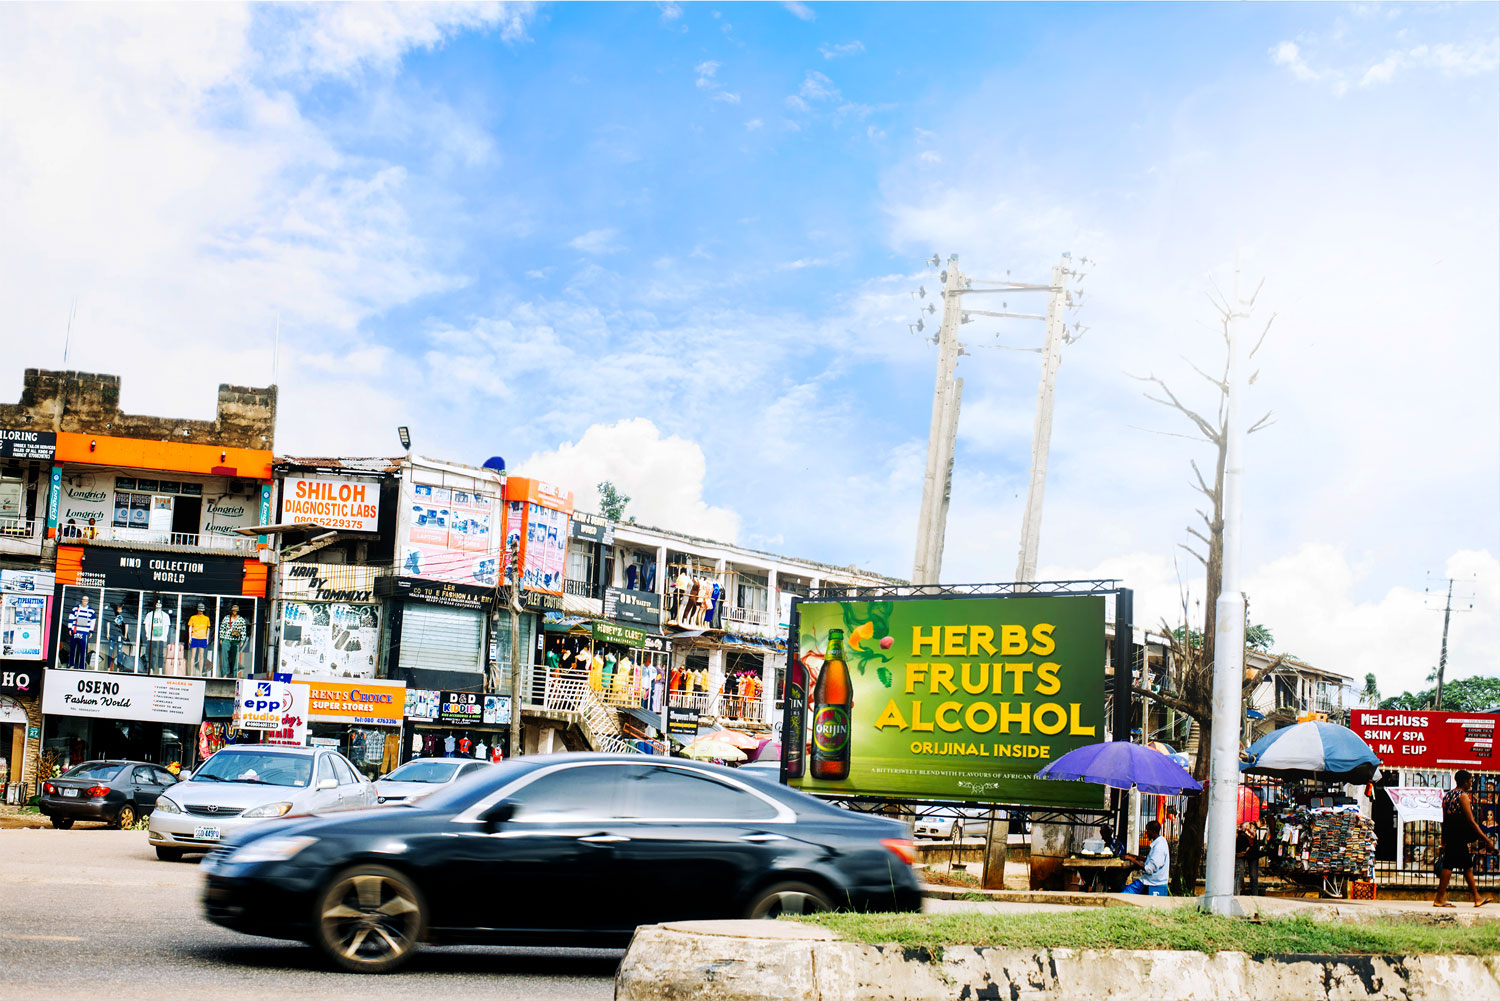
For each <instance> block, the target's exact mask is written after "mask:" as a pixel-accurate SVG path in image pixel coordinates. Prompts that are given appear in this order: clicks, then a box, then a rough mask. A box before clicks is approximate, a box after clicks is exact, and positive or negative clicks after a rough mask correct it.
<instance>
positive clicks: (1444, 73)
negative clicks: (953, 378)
mask: <svg viewBox="0 0 1500 1001" xmlns="http://www.w3.org/2000/svg"><path fill="white" fill-rule="evenodd" d="M1497 11H1500V8H1497V7H1496V6H1495V5H1493V4H1470V5H1452V6H1437V5H1421V6H1405V5H1363V4H1360V5H1340V4H1319V5H1292V4H1278V5H1269V4H1258V5H1252V4H1237V5H1216V4H1198V5H1182V6H1161V5H1150V4H1131V5H1105V4H1088V5H1045V6H1044V5H1025V4H1007V5H980V4H963V5H947V4H923V5H907V4H882V5H867V4H853V3H849V4H811V5H802V4H791V5H779V4H756V5H749V4H723V5H715V4H683V5H676V4H664V5H656V4H635V5H632V4H616V5H587V4H566V5H557V6H547V5H543V6H501V5H477V6H438V5H414V4H408V5H402V6H399V7H382V6H377V5H355V6H335V5H322V6H316V7H302V6H292V5H276V6H260V7H243V6H236V5H230V4H222V5H220V4H215V5H198V6H194V7H133V6H128V5H113V6H111V7H108V8H80V7H71V6H40V5H37V6H15V5H12V6H8V7H6V8H4V9H3V10H0V206H3V208H0V212H3V213H4V217H3V222H4V223H5V228H6V229H7V230H8V232H9V233H10V234H11V236H12V238H11V239H9V240H7V241H5V242H4V246H0V288H3V289H4V291H5V292H6V293H7V294H6V300H7V302H8V303H11V304H12V311H11V316H10V318H9V320H8V322H7V324H6V325H5V326H4V327H3V328H0V330H3V331H4V332H3V334H0V337H3V338H4V341H5V344H6V346H7V347H8V348H9V349H10V350H9V351H8V352H7V354H8V355H9V356H10V357H11V358H12V359H13V362H12V364H11V365H8V366H6V368H5V370H4V371H0V394H4V395H9V396H10V397H11V398H14V397H15V396H16V395H17V394H18V393H19V388H20V370H21V368H22V367H23V366H25V365H42V366H50V367H58V366H59V365H61V363H62V360H63V359H62V341H63V332H64V328H65V323H66V317H67V315H68V311H69V308H70V305H71V303H72V302H73V301H74V299H75V297H76V299H77V303H78V306H77V319H76V320H75V324H74V331H73V337H72V341H71V346H70V353H69V357H68V365H69V366H70V367H76V368H83V369H93V370H99V371H109V372H116V373H119V374H121V375H122V376H123V377H124V379H125V384H124V392H123V402H124V404H125V406H126V407H128V408H130V409H134V410H139V411H145V412H153V413H172V414H183V415H202V414H205V413H207V412H209V411H210V410H211V408H212V400H213V387H214V384H216V383H217V382H219V381H229V382H240V383H252V384H262V383H265V382H267V381H269V380H270V379H271V378H272V353H273V352H272V344H273V339H274V331H275V330H276V327H277V324H278V322H279V324H280V329H281V341H280V350H279V353H278V354H277V361H276V369H277V370H276V378H277V381H278V382H279V384H280V386H281V387H282V419H281V421H280V424H279V427H278V439H277V445H278V450H280V451H284V452H289V453H334V454H338V453H344V454H349V453H359V454H368V453H389V452H391V451H394V450H395V447H396V446H395V434H394V428H395V426H396V425H398V424H407V425H409V426H411V428H412V431H413V436H414V438H415V439H416V443H417V445H416V447H417V449H418V450H420V451H422V452H423V453H425V454H430V455H434V456H441V457H446V458H452V459H457V460H460V461H467V462H473V463H478V462H481V461H483V459H485V458H486V457H488V456H490V455H493V454H500V455H504V456H505V457H506V458H507V459H509V460H510V461H511V464H512V467H513V468H520V469H523V470H525V471H529V472H534V473H539V474H543V475H547V476H549V477H552V478H555V479H556V480H558V481H559V482H562V483H563V484H564V485H566V486H569V487H572V488H573V489H575V490H576V491H578V492H579V493H580V494H582V495H585V496H584V499H585V501H587V500H588V499H589V497H588V495H590V494H591V491H592V486H593V484H594V483H596V482H597V481H598V480H599V479H602V478H605V477H609V478H612V479H614V480H616V481H618V482H620V483H622V484H623V485H624V486H625V489H626V491H627V492H628V493H630V494H631V495H632V496H633V497H634V498H635V501H634V504H633V507H632V510H633V511H634V512H635V513H636V514H637V515H638V516H639V517H640V518H641V520H643V521H647V522H654V523H658V524H663V525H667V526H671V527H680V528H684V529H686V530H689V531H693V532H696V533H698V534H704V535H710V536H714V537H720V538H731V539H733V540H735V541H739V542H741V543H745V544H749V545H753V546H757V547H761V548H769V549H774V550H778V551H783V552H788V553H793V554H797V555H803V556H808V557H812V558H815V559H820V560H824V561H829V562H835V563H840V564H845V563H857V564H859V565H861V566H865V567H869V568H871V569H875V570H879V571H882V572H886V573H891V574H896V575H905V574H906V573H908V572H909V570H910V561H911V550H912V542H911V538H912V533H913V530H914V524H915V518H916V508H917V503H918V498H919V483H918V478H919V475H920V471H921V466H922V461H923V450H924V449H925V444H926V437H927V420H928V415H929V406H930V393H931V385H932V372H933V365H934V363H935V359H934V357H933V353H932V348H931V346H930V345H927V344H925V343H923V342H922V341H921V340H920V339H919V338H917V337H914V336H912V335H911V334H910V333H909V331H908V324H910V323H911V322H913V321H914V320H915V319H916V317H917V308H918V306H919V305H920V303H919V302H918V300H916V299H914V298H912V297H911V295H910V291H911V290H912V289H914V288H916V287H917V286H918V285H919V284H925V285H926V287H927V288H928V289H933V288H935V287H936V286H937V284H938V283H937V280H936V275H935V274H933V273H931V272H929V271H925V270H924V268H923V265H922V263H921V262H922V260H923V259H924V258H926V257H927V256H929V255H930V254H932V253H933V252H940V253H942V254H943V255H947V254H950V253H956V254H959V255H960V258H961V260H962V262H963V264H964V266H965V268H966V269H968V271H969V272H970V273H971V274H973V275H976V276H980V277H985V276H1003V275H1004V274H1005V273H1006V272H1009V273H1010V274H1011V276H1012V277H1013V278H1020V279H1026V280H1041V279H1044V278H1045V277H1046V275H1047V273H1048V269H1049V268H1050V267H1051V265H1052V263H1053V262H1054V261H1056V260H1057V257H1058V255H1059V254H1060V253H1061V252H1062V251H1065V250H1071V251H1072V252H1073V253H1074V254H1075V255H1078V256H1082V255H1085V254H1086V255H1087V256H1088V257H1090V258H1091V259H1093V261H1094V262H1095V263H1094V265H1093V266H1092V271H1091V273H1090V275H1089V278H1088V279H1087V281H1086V284H1085V289H1086V291H1087V293H1088V295H1087V296H1086V297H1085V300H1084V305H1083V308H1082V309H1081V311H1080V312H1079V314H1078V318H1079V319H1080V320H1081V321H1082V322H1084V323H1086V324H1087V325H1088V326H1089V327H1090V332H1089V334H1088V335H1087V336H1086V337H1085V338H1084V339H1083V340H1082V341H1080V342H1079V343H1078V344H1076V345H1073V346H1071V347H1069V348H1068V351H1067V354H1066V355H1065V361H1064V365H1063V369H1062V372H1061V376H1060V378H1059V383H1058V404H1057V423H1056V429H1055V432H1054V440H1053V452H1052V461H1051V469H1050V477H1049V482H1048V493H1047V506H1046V514H1045V517H1044V524H1043V534H1042V548H1041V567H1042V573H1043V574H1044V575H1049V576H1054V577H1068V576H1085V575H1095V574H1107V575H1111V576H1120V577H1122V578H1124V579H1125V580H1126V581H1127V582H1129V583H1132V584H1134V585H1135V586H1136V587H1137V588H1138V590H1139V593H1140V595H1141V597H1140V598H1139V599H1138V607H1141V608H1143V609H1145V617H1146V618H1148V619H1150V620H1153V621H1154V620H1156V619H1160V618H1162V617H1168V618H1174V619H1175V617H1176V616H1177V615H1178V614H1179V613H1178V612H1177V611H1176V604H1177V597H1176V596H1177V587H1178V578H1179V576H1181V577H1183V578H1184V579H1185V580H1186V581H1187V582H1188V583H1189V584H1191V583H1192V582H1193V581H1194V580H1195V579H1196V577H1197V576H1198V575H1197V573H1196V571H1195V570H1194V568H1193V567H1192V566H1191V564H1190V562H1189V563H1186V564H1183V565H1182V566H1181V567H1178V566H1174V553H1175V554H1176V555H1177V556H1178V557H1180V558H1184V559H1188V560H1190V558H1186V557H1182V554H1181V552H1180V550H1177V546H1178V544H1179V543H1181V542H1184V541H1187V539H1188V536H1187V535H1186V531H1185V526H1186V525H1188V524H1189V523H1191V521H1192V519H1193V514H1192V510H1193V507H1194V504H1195V500H1194V495H1193V493H1192V491H1191V488H1190V486H1189V476H1190V473H1189V470H1188V467H1187V463H1188V460H1189V459H1190V458H1194V457H1196V458H1198V459H1199V460H1200V461H1203V460H1204V459H1205V456H1206V451H1205V450H1204V449H1203V448H1201V447H1195V446H1194V445H1193V444H1192V443H1191V442H1190V441H1187V440H1184V439H1182V438H1174V437H1169V436H1166V435H1162V434H1159V433H1155V432H1162V431H1169V432H1172V431H1175V432H1181V431H1184V430H1185V428H1184V427H1183V426H1182V425H1181V424H1180V423H1174V421H1173V419H1172V417H1171V415H1169V414H1167V413H1165V412H1162V411H1161V410H1160V409H1159V408H1156V407H1154V406H1153V405H1152V404H1150V403H1149V402H1147V401H1145V400H1144V399H1143V398H1142V396H1141V384H1140V383H1138V382H1136V381H1133V380H1132V379H1130V378H1129V376H1130V375H1132V374H1134V375H1144V374H1148V373H1154V374H1159V375H1161V376H1163V377H1164V378H1167V379H1168V380H1170V381H1171V382H1172V383H1173V384H1174V385H1175V386H1179V387H1181V388H1182V389H1183V390H1184V391H1185V392H1187V393H1189V394H1197V389H1198V386H1199V385H1200V383H1199V382H1198V380H1197V376H1195V375H1194V374H1193V373H1192V370H1191V368H1189V367H1188V365H1187V363H1186V361H1185V360H1184V359H1192V360H1194V361H1196V362H1198V363H1199V364H1201V365H1205V366H1212V365H1215V364H1217V360H1216V359H1217V355H1216V350H1217V341H1216V333H1215V326H1214V325H1215V317H1214V314H1213V311H1212V308H1211V307H1210V306H1209V305H1208V302H1207V300H1206V297H1205V292H1206V291H1207V290H1209V289H1210V288H1211V287H1212V283H1214V282H1217V283H1218V284H1219V285H1220V286H1221V287H1227V285H1228V283H1229V282H1231V281H1232V271H1233V262H1234V259H1235V252H1236V247H1238V248H1239V253H1240V259H1241V261H1242V267H1243V270H1244V274H1245V276H1246V283H1247V286H1253V285H1254V283H1256V282H1259V281H1260V280H1261V279H1262V278H1264V279H1265V283H1266V284H1265V288H1264V291H1263V292H1262V297H1261V299H1260V301H1259V304H1258V310H1257V313H1258V319H1257V321H1256V322H1257V323H1261V322H1264V320H1265V319H1266V318H1269V317H1270V316H1271V314H1272V313H1274V314H1275V316H1276V319H1275V322H1274V324H1273V326H1272V335H1271V336H1270V338H1269V339H1268V341H1267V344H1266V347H1265V349H1264V352H1263V354H1262V355H1261V356H1260V359H1259V360H1260V361H1261V362H1262V376H1261V378H1260V379H1259V380H1257V384H1256V388H1255V390H1254V392H1253V394H1252V395H1253V396H1254V399H1253V400H1252V407H1255V408H1258V409H1257V412H1259V410H1264V409H1269V410H1273V411H1274V412H1275V413H1276V415H1277V423H1276V424H1274V425H1273V426H1272V427H1271V428H1270V429H1268V430H1267V431H1266V432H1264V433H1262V434H1260V435H1257V436H1256V437H1255V438H1254V439H1252V442H1251V445H1250V447H1249V449H1248V451H1247V480H1246V532H1245V560H1246V571H1247V577H1248V580H1247V589H1248V590H1249V591H1250V593H1251V600H1252V618H1254V619H1256V620H1258V621H1265V622H1266V623H1267V624H1269V625H1271V626H1272V628H1273V629H1274V630H1275V631H1276V633H1277V636H1278V638H1280V639H1281V640H1283V643H1284V646H1286V647H1287V648H1288V649H1291V650H1293V651H1294V652H1297V653H1299V654H1301V655H1303V656H1305V657H1308V658H1310V659H1314V660H1316V661H1317V662H1319V663H1320V664H1324V665H1326V666H1330V667H1334V668H1335V669H1338V670H1343V671H1345V672H1346V673H1349V674H1352V675H1361V674H1363V672H1364V671H1366V670H1377V671H1379V672H1381V673H1382V674H1383V676H1389V678H1390V681H1389V683H1388V684H1386V687H1395V688H1400V687H1410V686H1412V685H1415V684H1417V683H1419V682H1420V680H1421V675H1422V674H1424V673H1425V671H1426V668H1427V666H1428V665H1429V664H1430V663H1431V661H1432V660H1433V659H1434V657H1435V650H1436V645H1437V631H1438V630H1439V629H1440V619H1441V617H1440V616H1439V615H1434V614H1433V613H1431V612H1429V611H1427V610H1425V609H1424V607H1423V598H1422V587H1423V583H1424V581H1425V579H1426V577H1427V575H1428V574H1429V573H1434V574H1437V575H1439V576H1442V575H1445V574H1453V575H1455V576H1459V577H1463V578H1465V579H1466V580H1472V582H1473V583H1472V587H1471V590H1472V591H1473V592H1474V593H1475V596H1476V612H1475V613H1474V614H1471V615H1468V616H1467V617H1465V618H1463V620H1462V622H1463V624H1462V625H1460V626H1459V628H1458V631H1457V632H1456V633H1455V637H1454V643H1453V648H1454V650H1453V654H1452V660H1453V663H1454V665H1455V667H1456V669H1458V670H1459V673H1466V672H1467V673H1472V672H1473V671H1485V672H1487V673H1495V672H1497V671H1500V638H1497V637H1500V563H1497V560H1496V554H1497V553H1500V487H1497V483H1500V459H1497V455H1500V375H1497V372H1500V354H1497V347H1496V345H1497V343H1500V337H1497V333H1500V317H1497V301H1500V289H1497V288H1496V284H1497V279H1496V275H1497V273H1500V260H1497V253H1496V248H1497V245H1500V229H1497V222H1500V207H1497V195H1496V190H1497V183H1496V179H1497V176H1500V161H1497V152H1496V151H1497V146H1500V132H1497V127H1496V121H1497V111H1500V104H1497V93H1500V88H1497V86H1496V83H1497V81H1496V76H1497V63H1500V27H1497V22H1500V16H1497ZM1012 305H1013V306H1017V305H1022V304H1021V303H1013V304H1012ZM965 335H966V339H967V340H968V341H969V342H970V343H971V344H973V345H976V350H975V351H974V353H973V355H972V356H970V357H966V358H965V359H964V362H963V365H962V369H961V374H962V375H963V376H964V378H965V396H964V410H963V416H962V420H961V425H960V440H959V449H958V460H957V473H956V476H955V483H954V500H953V511H952V516H951V522H950V524H951V527H950V534H949V541H948V559H947V563H946V567H945V577H946V578H948V579H953V580H1005V579H1009V577H1010V576H1011V573H1012V570H1013V567H1014V564H1015V550H1016V544H1017V542H1016V539H1017V530H1018V526H1019V521H1020V514H1021V506H1022V502H1023V500H1024V495H1025V481H1026V474H1027V468H1028V463H1029V448H1030V439H1031V422H1032V412H1033V409H1034V402H1035V394H1036V380H1037V374H1038V373H1037V370H1036V364H1035V356H1033V355H1027V354H1017V353H1012V352H990V351H980V350H977V345H981V344H987V343H1003V344H1009V345H1019V346H1028V345H1034V344H1036V343H1038V342H1039V340H1040V330H1039V329H1037V328H1035V327H1034V326H1028V325H1026V324H1024V323H1023V324H1015V323H1013V324H1011V325H1010V326H1006V327H1000V326H998V325H996V324H994V323H991V324H988V325H986V324H983V323H976V324H974V325H972V327H969V328H965ZM7 387H8V388H7ZM1208 402H1209V401H1208V398H1207V397H1204V396H1202V395H1194V396H1193V405H1195V406H1202V405H1206V404H1207V403H1208ZM1190 600H1191V599H1190Z"/></svg>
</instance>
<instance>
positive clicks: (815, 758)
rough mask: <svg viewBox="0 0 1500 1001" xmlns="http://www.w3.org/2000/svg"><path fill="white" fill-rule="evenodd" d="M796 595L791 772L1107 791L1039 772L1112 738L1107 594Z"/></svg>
mask: <svg viewBox="0 0 1500 1001" xmlns="http://www.w3.org/2000/svg"><path fill="white" fill-rule="evenodd" d="M797 607H798V612H799V618H798V625H797V639H798V643H797V647H796V651H795V656H794V660H793V662H792V665H791V675H792V676H791V677H790V678H789V679H788V681H789V684H790V687H791V689H792V691H793V697H792V698H790V699H788V717H787V721H786V724H785V731H786V735H787V738H788V739H787V740H786V741H785V742H784V743H785V744H786V745H787V746H786V748H785V751H784V754H785V756H786V765H787V775H788V780H789V782H790V783H791V784H792V785H794V786H796V787H798V788H800V789H802V790H804V791H806V792H816V793H839V792H843V793H849V794H851V795H853V794H857V795H881V796H886V795H889V796H908V797H913V798H922V797H933V798H938V799H965V800H978V801H981V802H997V803H1013V804H1034V805H1037V806H1084V807H1089V806H1099V805H1100V804H1101V803H1102V802H1103V795H1102V792H1101V788H1100V787H1099V786H1097V785H1092V784H1089V783H1083V782H1060V781H1050V780H1045V779H1037V778H1036V777H1035V773H1036V771H1037V770H1038V769H1040V768H1041V767H1042V766H1043V765H1046V764H1047V763H1048V762H1049V761H1052V760H1054V759H1056V758H1058V757H1061V756H1062V755H1063V754H1066V753H1067V752H1068V751H1071V750H1073V749H1074V748H1078V747H1082V746H1083V745H1085V744H1095V743H1099V742H1100V741H1102V740H1104V738H1105V725H1104V695H1105V677H1104V646H1105V642H1104V598H1103V596H1097V595H1088V596H1055V597H1051V596H1047V597H1043V596H1037V597H1018V598H941V599H924V598H905V599H902V598H898V599H893V600H889V601H848V602H802V603H799V604H798V606H797ZM799 688H800V689H801V691H802V698H801V699H799V698H797V696H796V693H797V690H798V689H799ZM799 738H800V739H799Z"/></svg>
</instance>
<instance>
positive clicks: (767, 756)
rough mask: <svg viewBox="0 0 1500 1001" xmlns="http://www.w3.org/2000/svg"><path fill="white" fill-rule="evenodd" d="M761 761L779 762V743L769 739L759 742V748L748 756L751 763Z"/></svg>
mask: <svg viewBox="0 0 1500 1001" xmlns="http://www.w3.org/2000/svg"><path fill="white" fill-rule="evenodd" d="M762 759H764V760H766V761H780V760H781V742H780V741H776V740H772V739H770V738H769V737H767V738H765V739H763V740H762V741H761V742H760V746H759V747H757V748H756V749H755V751H754V752H753V753H751V755H750V760H751V761H760V760H762Z"/></svg>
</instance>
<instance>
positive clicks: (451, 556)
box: [399, 483, 501, 587]
mask: <svg viewBox="0 0 1500 1001" xmlns="http://www.w3.org/2000/svg"><path fill="white" fill-rule="evenodd" d="M405 497H406V502H405V510H404V511H403V515H402V519H401V529H400V535H401V537H400V539H399V542H400V550H401V552H400V560H401V573H402V574H403V575H404V576H407V577H421V578H424V579H426V580H436V581H448V582H450V583H454V584H468V585H479V586H488V587H494V586H495V584H496V583H498V582H499V579H500V556H499V554H498V553H495V552H493V550H494V549H495V545H494V542H495V535H496V534H497V533H498V529H499V521H500V506H501V504H500V498H499V497H497V496H495V495H493V494H486V493H479V492H476V491H470V490H453V489H450V488H448V487H436V486H432V485H430V484H426V483H417V484H413V485H412V487H411V493H409V494H406V495H405Z"/></svg>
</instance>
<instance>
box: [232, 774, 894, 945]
mask: <svg viewBox="0 0 1500 1001" xmlns="http://www.w3.org/2000/svg"><path fill="white" fill-rule="evenodd" d="M909 837H910V836H909V833H908V831H907V829H906V825H905V824H903V823H901V822H900V821H896V820H892V819H889V818H885V817H875V816H869V815H863V814H854V813H849V812H846V811H843V810H839V809H837V808H835V807H832V806H829V805H828V804H826V803H823V802H821V801H819V800H816V799H813V798H812V797H811V796H807V795H804V794H803V793H800V792H797V791H795V790H792V789H787V788H785V787H783V786H780V785H778V784H776V783H775V782H774V781H767V780H765V779H762V778H758V777H754V776H749V775H740V774H737V773H736V772H735V771H733V770H731V769H728V768H721V767H718V766H715V765H705V764H699V763H697V762H692V761H686V760H682V759H671V758H656V757H650V756H643V755H598V754H563V755H547V756H539V757H534V758H525V759H520V760H517V761H510V762H506V763H504V764H501V765H498V766H495V767H493V768H489V769H486V770H484V771H482V772H480V773H479V774H477V775H475V776H473V777H471V778H466V779H463V780H461V781H459V782H457V783H454V784H453V785H450V786H444V787H442V788H440V789H439V790H438V791H437V792H434V793H432V794H430V795H428V796H425V797H422V798H421V799H420V800H418V801H416V802H415V803H412V804H411V805H407V806H401V807H396V808H394V809H391V808H387V809H382V810H371V811H361V812H355V813H348V814H344V815H341V816H338V817H332V816H330V817H316V818H312V819H307V820H300V821H294V822H275V823H270V824H266V825H263V826H261V827H256V828H252V829H250V830H247V831H245V832H244V833H243V834H240V835H238V836H237V837H236V838H235V840H234V842H232V843H230V844H226V845H224V846H222V847H220V848H218V849H217V850H215V851H214V852H213V853H212V854H211V855H210V856H209V857H208V858H207V859H206V860H205V861H204V863H203V868H204V871H205V877H206V886H205V890H204V898H203V900H204V907H205V909H206V912H207V915H208V917H209V919H210V920H212V921H214V922H216V923H218V924H221V925H224V926H226V927H229V928H234V929H237V930H239V931H243V932H248V933H250V934H255V935H266V936H270V937H273V938H294V939H302V940H304V941H307V942H310V943H312V944H314V945H316V946H317V947H318V948H320V949H321V950H322V951H323V952H324V953H325V954H326V955H327V956H328V957H329V958H330V959H331V960H332V961H333V962H334V963H335V964H337V965H338V966H341V967H343V968H345V969H349V970H356V971H367V972H383V971H386V970H390V969H394V968H395V967H396V966H398V965H400V964H402V963H403V962H405V961H406V960H407V959H408V958H409V957H410V956H411V954H412V952H413V950H414V949H415V948H416V947H417V945H418V943H420V942H437V943H524V942H548V943H552V944H574V945H580V944H616V943H623V942H625V941H627V940H628V939H629V936H630V934H631V932H632V931H634V929H635V928H636V926H638V925H642V924H653V923H657V922H662V921H674V920H690V919H705V918H743V917H774V916H776V915H778V914H784V913H800V912H807V911H818V910H826V909H830V908H839V909H852V910H866V911H873V910H882V911H915V910H918V909H920V907H921V892H920V889H919V887H918V884H917V880H916V877H915V875H914V873H913V871H912V867H911V863H912V861H913V853H912V845H911V841H910V840H909Z"/></svg>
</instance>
